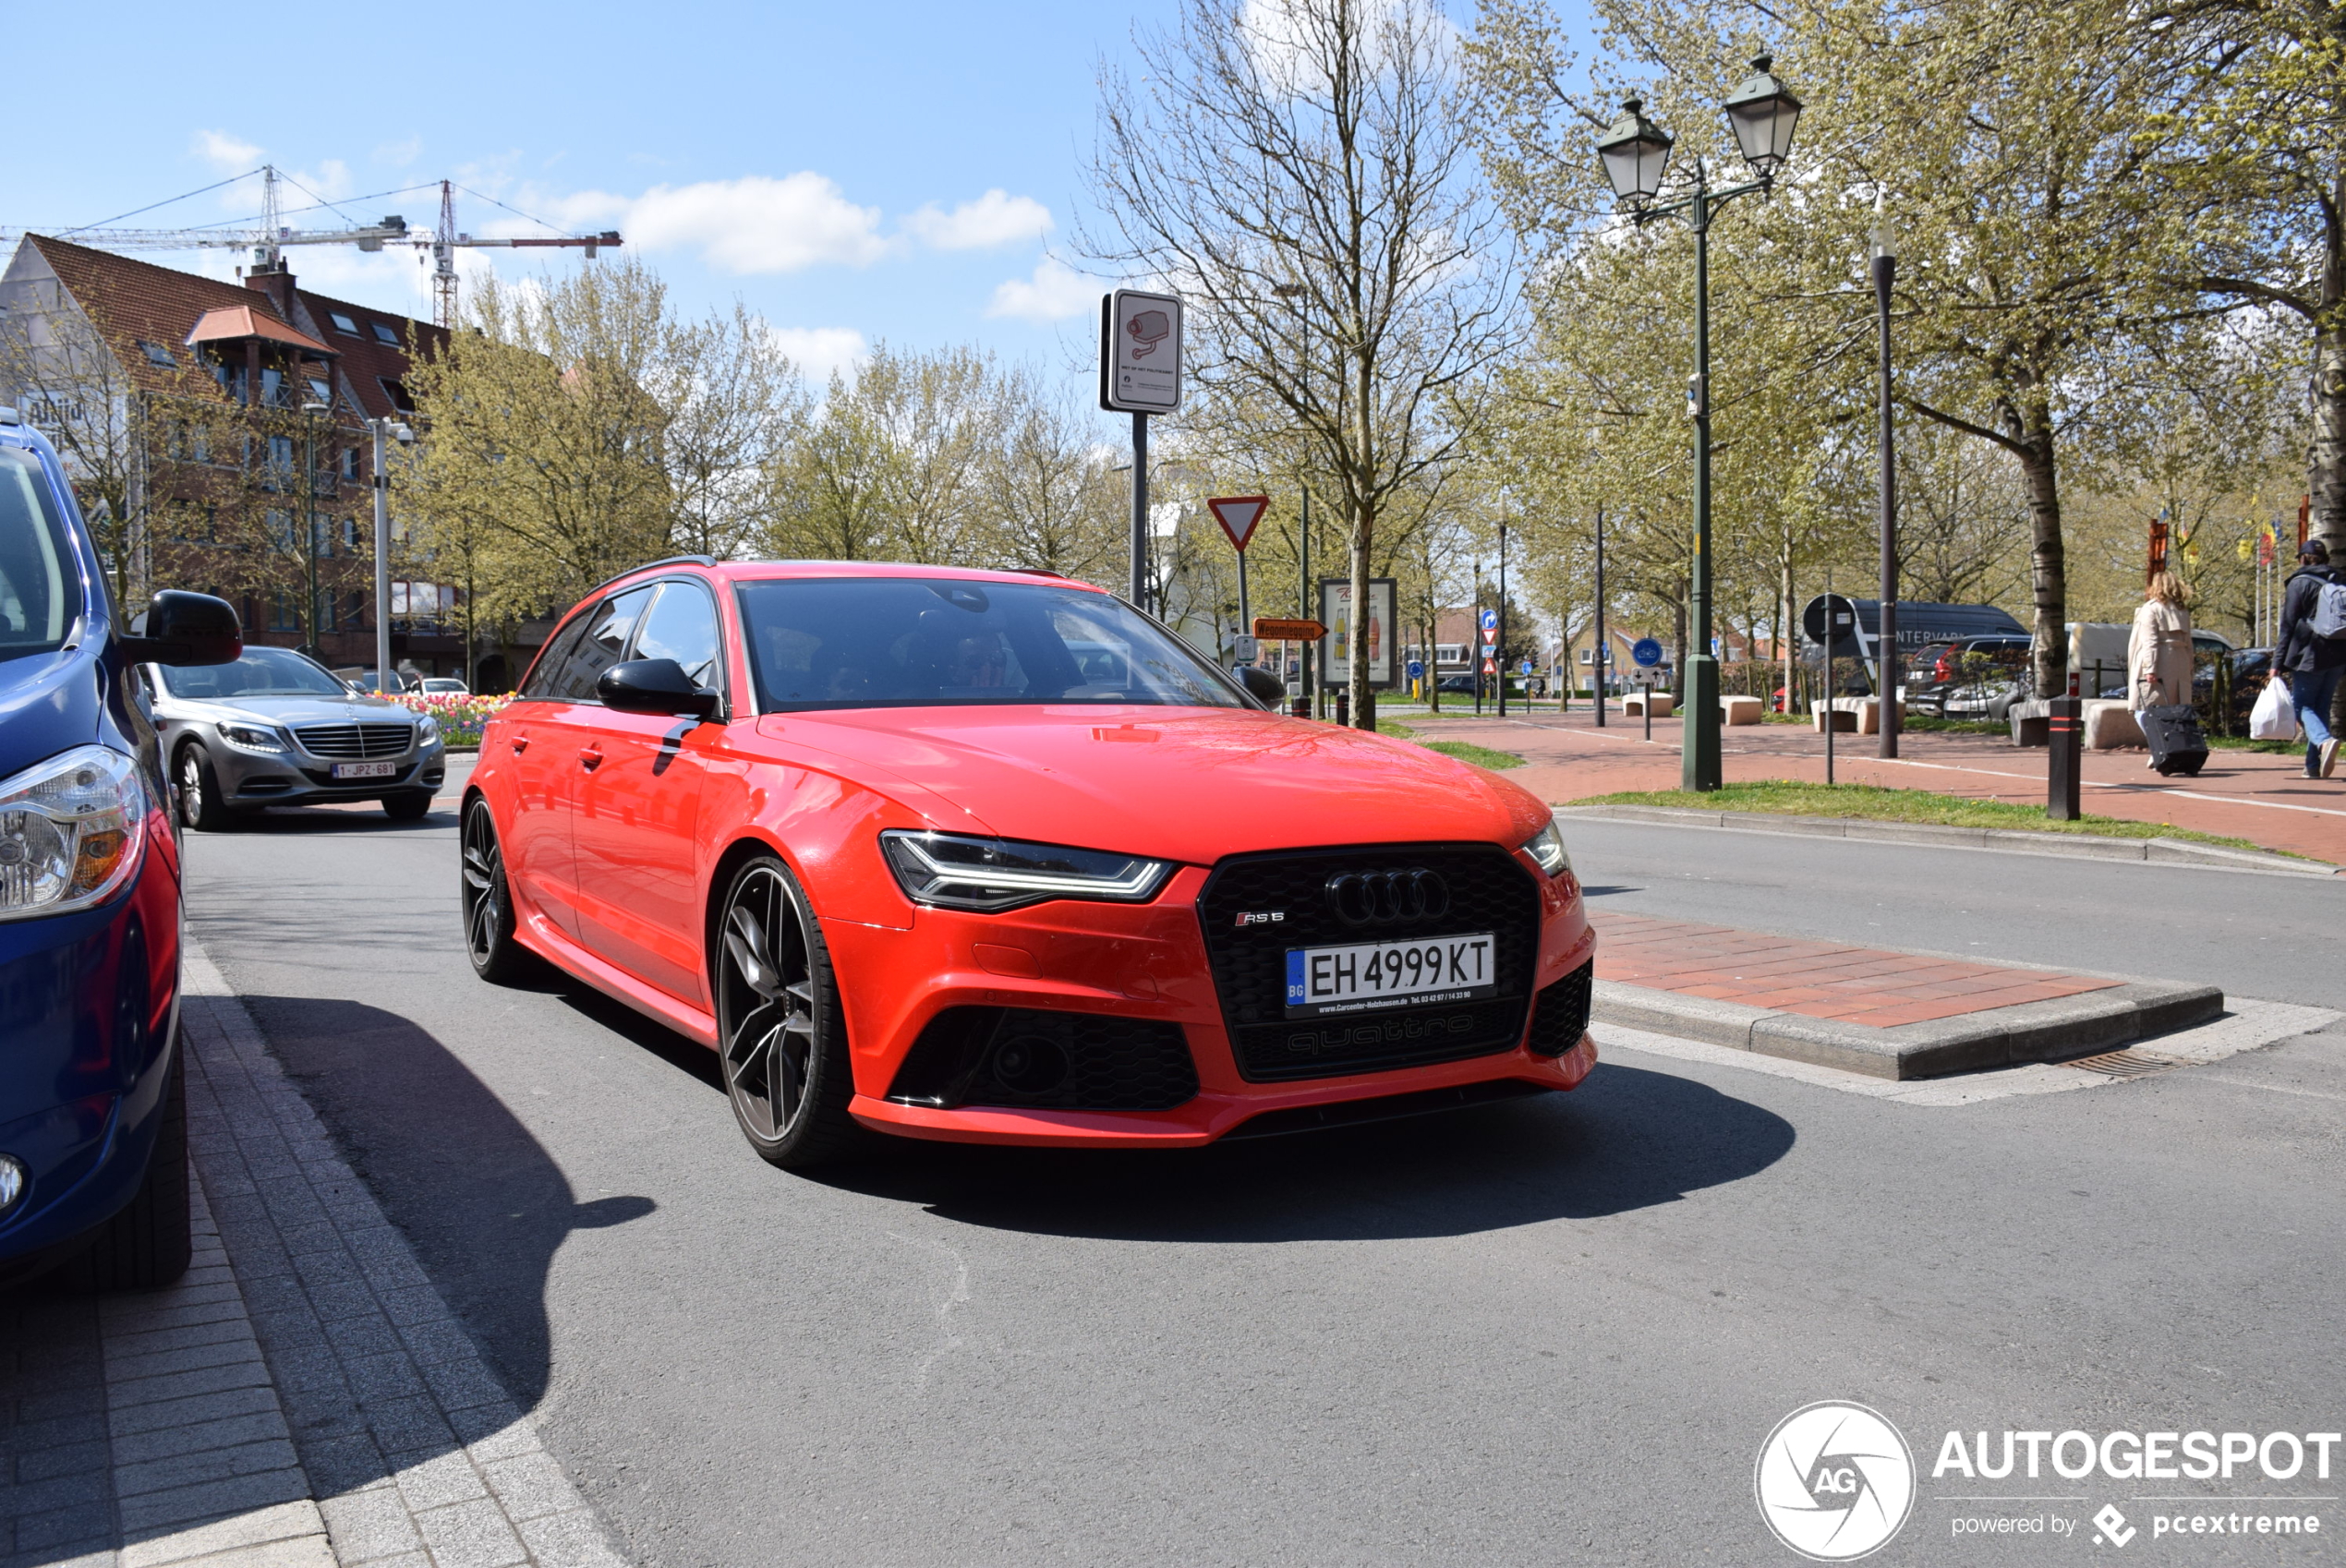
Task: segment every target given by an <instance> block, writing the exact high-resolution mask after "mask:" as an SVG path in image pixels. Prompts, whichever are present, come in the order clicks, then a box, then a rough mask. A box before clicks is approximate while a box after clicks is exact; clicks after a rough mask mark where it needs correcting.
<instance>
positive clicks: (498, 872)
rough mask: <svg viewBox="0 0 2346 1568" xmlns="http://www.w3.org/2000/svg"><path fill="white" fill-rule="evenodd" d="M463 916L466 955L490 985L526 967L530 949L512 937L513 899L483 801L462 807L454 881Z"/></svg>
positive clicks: (494, 828) (508, 979)
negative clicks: (460, 841) (459, 853)
mask: <svg viewBox="0 0 2346 1568" xmlns="http://www.w3.org/2000/svg"><path fill="white" fill-rule="evenodd" d="M456 897H457V900H458V904H459V907H460V908H461V909H462V910H463V911H464V915H465V957H466V958H467V959H471V960H472V966H473V972H474V973H475V974H477V975H478V976H480V978H481V979H483V980H486V981H488V982H489V983H490V984H492V985H510V984H512V983H514V982H515V981H517V980H519V979H521V978H522V976H523V975H524V974H525V973H526V971H528V969H529V967H530V961H529V960H530V954H529V953H528V951H527V950H526V948H524V947H522V945H521V944H520V943H519V942H517V941H515V940H514V900H513V895H512V893H511V892H510V891H509V890H508V889H507V888H506V886H505V855H504V851H503V850H501V849H499V848H498V845H497V819H496V817H495V816H494V815H492V814H490V810H489V802H487V801H479V800H477V801H475V802H473V803H472V804H471V805H470V806H467V807H466V810H465V838H464V851H463V856H462V865H461V872H460V875H459V880H458V882H457V885H456Z"/></svg>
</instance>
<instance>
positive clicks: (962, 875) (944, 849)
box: [880, 829, 1173, 914]
mask: <svg viewBox="0 0 2346 1568" xmlns="http://www.w3.org/2000/svg"><path fill="white" fill-rule="evenodd" d="M880 850H881V852H882V853H883V854H885V855H886V856H887V857H888V869H889V871H891V872H893V873H894V874H895V875H896V885H897V886H898V887H901V888H902V889H903V890H904V896H905V897H906V898H908V899H912V900H913V902H914V903H916V904H937V905H940V906H942V907H943V908H946V909H950V910H975V911H980V912H982V913H986V914H998V913H999V912H1000V911H1004V910H1014V909H1017V908H1018V907H1020V906H1021V905H1022V904H1039V903H1041V902H1042V901H1043V900H1044V899H1093V900H1095V901H1100V902H1105V903H1111V904H1145V903H1147V902H1148V901H1149V900H1150V899H1154V898H1155V897H1156V892H1157V889H1158V888H1160V887H1164V886H1165V879H1166V877H1167V876H1168V875H1170V874H1172V871H1173V862H1170V861H1153V860H1144V859H1143V858H1142V857H1140V856H1138V855H1119V854H1116V853H1114V852H1112V851H1107V850H1070V849H1067V848H1065V847H1063V846H1061V845H1058V844H1022V843H1020V842H1018V841H1017V840H1015V839H1010V838H976V837H973V836H972V835H968V834H961V833H908V832H904V831H902V830H901V829H900V830H891V831H889V832H886V833H883V834H881V835H880Z"/></svg>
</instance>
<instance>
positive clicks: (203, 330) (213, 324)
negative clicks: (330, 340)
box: [183, 305, 334, 358]
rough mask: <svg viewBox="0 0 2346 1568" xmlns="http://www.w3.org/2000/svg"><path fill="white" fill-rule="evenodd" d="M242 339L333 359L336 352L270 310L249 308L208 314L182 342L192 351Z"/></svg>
mask: <svg viewBox="0 0 2346 1568" xmlns="http://www.w3.org/2000/svg"><path fill="white" fill-rule="evenodd" d="M243 338H267V339H268V340H269V341H270V342H272V343H283V344H292V345H293V346H294V347H296V348H306V349H308V350H309V351H310V352H311V353H313V354H320V355H324V356H327V357H329V358H331V357H332V356H333V352H334V351H333V349H331V348H328V347H327V346H326V345H325V344H322V343H320V342H319V341H318V340H317V339H316V338H313V337H311V336H310V335H309V334H308V333H307V332H296V331H294V330H293V329H292V328H291V327H288V326H287V325H285V324H284V322H283V321H280V320H277V318H276V316H275V315H274V314H273V313H272V312H270V311H267V310H255V309H254V308H252V307H251V306H249V305H236V306H222V307H220V308H217V309H212V310H207V311H205V312H204V313H203V314H202V315H201V316H200V317H199V318H198V319H197V320H196V325H195V328H194V330H193V331H191V332H188V334H187V337H186V338H185V339H184V340H183V341H184V342H185V343H186V344H187V346H188V347H190V348H193V347H194V346H195V345H196V344H200V343H223V342H228V341H233V340H240V339H243Z"/></svg>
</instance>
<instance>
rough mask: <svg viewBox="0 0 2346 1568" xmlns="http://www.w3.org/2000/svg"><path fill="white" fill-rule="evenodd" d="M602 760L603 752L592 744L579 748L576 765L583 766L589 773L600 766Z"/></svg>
mask: <svg viewBox="0 0 2346 1568" xmlns="http://www.w3.org/2000/svg"><path fill="white" fill-rule="evenodd" d="M602 762H603V754H602V753H600V752H599V751H597V750H596V749H595V748H594V747H592V746H587V747H585V748H583V749H581V750H580V752H579V754H578V766H581V767H583V768H585V769H586V771H587V772H589V773H592V772H594V771H595V769H597V768H598V767H600V766H602Z"/></svg>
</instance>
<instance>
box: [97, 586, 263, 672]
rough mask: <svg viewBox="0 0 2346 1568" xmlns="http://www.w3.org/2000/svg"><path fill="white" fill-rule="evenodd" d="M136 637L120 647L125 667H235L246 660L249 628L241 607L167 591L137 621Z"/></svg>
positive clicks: (207, 596)
mask: <svg viewBox="0 0 2346 1568" xmlns="http://www.w3.org/2000/svg"><path fill="white" fill-rule="evenodd" d="M132 627H133V630H134V631H135V633H137V634H136V635H133V636H128V637H124V638H121V639H120V640H119V641H118V642H117V643H116V644H115V646H116V647H117V648H119V649H120V650H121V654H122V659H123V662H124V663H126V664H170V665H177V666H180V667H182V668H185V667H186V666H188V665H192V664H234V663H236V660H237V659H239V658H241V657H244V652H245V629H244V627H243V625H242V624H241V623H239V622H238V621H237V620H236V606H234V605H232V604H230V603H229V602H228V601H227V600H226V599H216V598H213V597H212V596H211V595H210V594H190V593H186V592H183V591H182V590H180V589H177V588H165V589H164V590H163V592H161V593H159V594H157V595H156V596H155V597H154V600H153V602H152V603H151V604H150V605H149V606H148V607H147V613H146V614H144V615H142V616H140V617H139V619H138V620H137V621H134V622H132Z"/></svg>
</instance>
